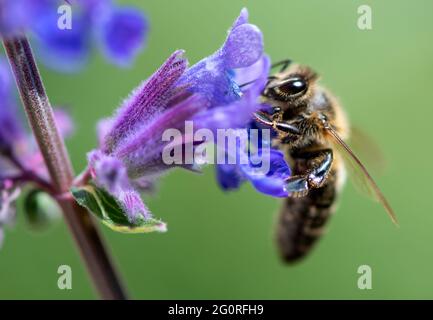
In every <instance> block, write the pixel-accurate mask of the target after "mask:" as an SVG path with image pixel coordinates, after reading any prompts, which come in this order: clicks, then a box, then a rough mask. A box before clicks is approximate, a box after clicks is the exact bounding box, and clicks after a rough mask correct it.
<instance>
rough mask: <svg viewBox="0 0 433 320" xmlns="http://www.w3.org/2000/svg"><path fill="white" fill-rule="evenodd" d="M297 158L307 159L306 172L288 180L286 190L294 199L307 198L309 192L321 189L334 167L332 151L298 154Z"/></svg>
mask: <svg viewBox="0 0 433 320" xmlns="http://www.w3.org/2000/svg"><path fill="white" fill-rule="evenodd" d="M296 158H297V159H298V158H300V159H305V161H306V171H305V173H302V174H296V175H294V176H291V177H290V178H288V179H287V180H286V182H287V184H286V188H287V191H288V192H289V193H291V195H292V196H293V197H300V196H305V195H306V194H307V193H308V191H309V190H311V189H315V188H320V187H321V186H323V184H324V183H325V181H326V177H327V176H328V174H329V171H330V170H331V167H332V161H333V153H332V149H323V150H318V151H313V152H303V153H300V154H296Z"/></svg>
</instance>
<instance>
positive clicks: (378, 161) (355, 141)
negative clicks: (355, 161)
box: [347, 126, 386, 175]
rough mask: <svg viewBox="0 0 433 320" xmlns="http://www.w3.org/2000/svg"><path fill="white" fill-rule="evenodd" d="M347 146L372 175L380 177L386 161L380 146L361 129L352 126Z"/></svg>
mask: <svg viewBox="0 0 433 320" xmlns="http://www.w3.org/2000/svg"><path fill="white" fill-rule="evenodd" d="M347 144H348V145H349V146H350V147H351V149H352V150H353V152H354V153H355V154H357V155H358V157H359V158H360V159H361V160H362V162H363V163H364V164H365V165H366V166H367V167H368V168H369V169H370V172H371V173H372V174H373V175H380V174H382V173H383V172H384V171H385V167H386V161H385V157H384V155H383V153H382V150H381V148H380V146H379V145H378V144H377V143H376V141H375V140H374V139H373V138H372V137H371V136H369V135H368V134H367V133H366V132H364V131H363V130H362V129H360V128H358V127H353V126H352V127H351V128H350V137H349V140H348V141H347Z"/></svg>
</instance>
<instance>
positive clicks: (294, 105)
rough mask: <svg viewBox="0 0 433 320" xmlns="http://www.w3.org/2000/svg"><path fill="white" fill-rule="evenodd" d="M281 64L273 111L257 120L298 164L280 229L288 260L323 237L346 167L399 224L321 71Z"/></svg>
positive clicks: (272, 87)
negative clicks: (320, 81)
mask: <svg viewBox="0 0 433 320" xmlns="http://www.w3.org/2000/svg"><path fill="white" fill-rule="evenodd" d="M278 66H282V68H281V70H280V71H279V72H278V73H276V74H274V75H272V76H270V77H269V80H268V83H267V85H266V87H265V89H264V90H263V93H262V99H263V102H264V103H266V104H267V105H270V106H271V111H266V112H265V111H259V112H256V113H255V119H256V121H258V122H259V123H261V124H262V125H264V126H267V127H270V128H273V129H274V130H275V132H276V136H275V138H274V139H273V144H274V145H275V146H276V147H278V148H279V149H280V150H282V151H283V152H284V154H285V156H286V158H287V159H286V160H287V161H288V163H289V164H290V166H291V168H292V176H291V177H290V178H289V179H288V180H287V190H288V192H289V194H290V196H289V197H287V198H285V199H284V202H283V205H282V207H281V210H280V214H279V218H278V225H277V232H276V240H277V244H278V248H279V251H280V254H281V257H282V258H283V260H284V261H286V262H288V263H292V262H295V261H298V260H299V259H300V258H302V257H304V256H305V255H306V254H307V253H309V251H310V249H311V248H312V247H313V245H314V244H315V243H316V241H317V239H318V238H319V237H320V236H321V235H322V233H323V227H324V225H325V223H326V222H327V220H328V218H329V217H330V215H331V214H332V213H333V212H334V211H335V204H336V200H337V198H338V195H339V193H340V190H341V188H342V187H343V185H344V182H345V176H346V168H347V169H351V170H352V173H354V176H355V177H357V178H358V180H356V181H358V182H361V184H363V186H364V187H366V188H367V190H368V191H370V193H371V195H372V196H374V197H375V199H376V200H378V201H379V202H380V203H381V204H382V205H383V207H384V208H385V210H386V211H387V213H388V214H389V216H390V217H391V219H392V221H393V222H394V223H396V224H397V220H396V217H395V214H394V212H393V210H392V208H391V206H390V205H389V203H388V201H387V200H386V198H385V197H384V195H383V193H382V192H381V191H380V189H379V187H378V186H377V184H376V183H375V182H374V180H373V179H372V177H371V175H370V174H369V173H368V171H367V169H366V168H365V166H364V165H363V164H362V162H361V161H360V160H359V158H358V157H357V156H356V155H355V154H354V152H353V151H352V149H351V148H350V147H349V146H348V145H347V143H346V142H345V141H347V140H348V138H349V134H350V127H349V122H348V119H347V117H346V114H345V112H344V110H343V109H342V107H341V105H340V103H339V102H338V100H337V99H336V97H335V96H334V95H333V94H332V93H330V92H329V91H328V90H327V89H325V88H324V87H323V86H321V85H319V84H318V75H317V74H316V73H315V72H314V71H313V70H312V69H310V68H309V67H305V66H301V65H298V64H292V63H291V62H290V60H285V61H282V62H280V63H278V64H276V65H273V67H278ZM356 181H355V182H356Z"/></svg>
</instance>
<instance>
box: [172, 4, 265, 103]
mask: <svg viewBox="0 0 433 320" xmlns="http://www.w3.org/2000/svg"><path fill="white" fill-rule="evenodd" d="M247 17H248V12H247V11H246V10H243V11H242V12H241V15H240V17H239V18H238V19H237V20H236V21H235V23H234V25H233V28H232V29H231V30H230V31H229V35H228V37H227V40H226V41H225V43H224V44H223V46H222V47H221V48H220V49H219V50H217V51H216V52H215V53H214V54H212V55H210V56H209V57H207V58H204V59H202V60H201V61H199V62H198V63H196V64H195V65H193V66H192V67H191V68H189V69H188V70H187V71H186V72H185V74H184V75H183V76H182V77H181V79H180V80H179V84H189V91H190V92H192V93H198V94H201V95H203V96H204V97H206V99H207V100H208V101H209V108H213V107H216V106H222V105H225V104H229V103H232V102H233V101H236V100H238V99H239V98H240V96H241V90H240V88H239V86H238V84H236V82H235V81H234V79H233V76H234V72H233V69H234V68H243V67H248V66H250V65H252V64H254V63H255V62H256V61H257V60H259V59H260V57H261V56H262V54H263V36H262V33H261V32H260V30H259V29H258V28H257V27H256V26H254V25H252V24H248V23H246V21H247Z"/></svg>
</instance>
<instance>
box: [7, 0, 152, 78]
mask: <svg viewBox="0 0 433 320" xmlns="http://www.w3.org/2000/svg"><path fill="white" fill-rule="evenodd" d="M68 19H69V20H70V21H69V22H70V23H69V24H68V26H69V27H68V28H62V27H61V26H62V24H63V23H64V22H65V20H68ZM59 23H60V26H59ZM148 29H149V26H148V22H147V18H146V16H145V15H144V14H143V13H142V12H141V11H139V10H137V9H135V8H133V7H129V6H120V5H117V4H115V3H114V2H113V1H112V0H69V1H65V0H0V35H1V37H13V36H17V35H20V34H21V33H22V32H24V31H25V32H29V33H30V35H31V36H32V40H33V43H34V46H35V48H36V51H37V53H38V57H39V58H40V59H41V61H42V62H43V63H44V64H46V65H47V66H48V67H51V68H54V69H55V70H58V71H64V72H72V71H76V70H80V69H81V67H83V66H84V65H85V63H86V61H87V60H88V58H89V55H90V52H91V49H92V46H93V45H94V44H97V46H98V47H99V48H100V50H101V52H102V53H103V55H104V56H105V57H106V58H107V59H108V61H110V62H112V63H114V64H116V65H118V66H121V67H126V66H129V65H131V63H132V62H133V61H134V59H135V57H136V56H137V54H138V53H139V52H140V50H141V49H142V48H143V47H144V45H145V42H146V38H147V33H148Z"/></svg>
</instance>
